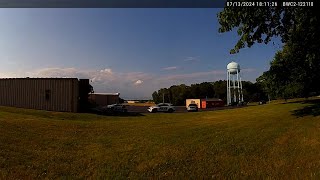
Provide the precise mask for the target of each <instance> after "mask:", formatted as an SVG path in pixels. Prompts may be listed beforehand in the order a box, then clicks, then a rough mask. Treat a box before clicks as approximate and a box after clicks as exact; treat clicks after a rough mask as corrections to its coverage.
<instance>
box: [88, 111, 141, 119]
mask: <svg viewBox="0 0 320 180" xmlns="http://www.w3.org/2000/svg"><path fill="white" fill-rule="evenodd" d="M86 113H89V114H96V115H101V116H119V117H132V116H145V115H143V114H141V113H138V112H102V111H95V110H91V111H87V112H86Z"/></svg>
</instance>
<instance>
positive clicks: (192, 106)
mask: <svg viewBox="0 0 320 180" xmlns="http://www.w3.org/2000/svg"><path fill="white" fill-rule="evenodd" d="M187 111H188V112H192V111H194V112H197V111H198V105H197V104H189V105H188V107H187Z"/></svg>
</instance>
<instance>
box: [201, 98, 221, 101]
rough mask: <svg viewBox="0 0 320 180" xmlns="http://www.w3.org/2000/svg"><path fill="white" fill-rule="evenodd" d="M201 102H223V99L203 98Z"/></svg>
mask: <svg viewBox="0 0 320 180" xmlns="http://www.w3.org/2000/svg"><path fill="white" fill-rule="evenodd" d="M201 100H205V101H222V99H218V98H208V99H206V98H203V99H201Z"/></svg>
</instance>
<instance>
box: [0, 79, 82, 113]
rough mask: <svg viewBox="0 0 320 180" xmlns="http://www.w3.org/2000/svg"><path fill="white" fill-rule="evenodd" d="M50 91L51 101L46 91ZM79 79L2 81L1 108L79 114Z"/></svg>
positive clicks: (0, 92)
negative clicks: (10, 107) (9, 107)
mask: <svg viewBox="0 0 320 180" xmlns="http://www.w3.org/2000/svg"><path fill="white" fill-rule="evenodd" d="M46 90H50V91H51V94H50V100H49V101H47V100H46V99H45V91H46ZM78 95H79V93H78V79H75V78H74V79H70V78H69V79H67V78H66V79H62V78H59V79H54V78H39V79H37V78H30V79H23V78H21V79H20V78H17V79H0V106H13V107H22V108H32V109H43V110H51V111H68V112H77V110H78Z"/></svg>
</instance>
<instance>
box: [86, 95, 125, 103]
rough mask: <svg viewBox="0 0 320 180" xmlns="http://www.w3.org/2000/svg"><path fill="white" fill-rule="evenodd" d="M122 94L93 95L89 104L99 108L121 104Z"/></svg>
mask: <svg viewBox="0 0 320 180" xmlns="http://www.w3.org/2000/svg"><path fill="white" fill-rule="evenodd" d="M119 96H120V93H92V94H89V102H91V103H94V104H96V105H98V106H106V105H110V104H116V103H119Z"/></svg>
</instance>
